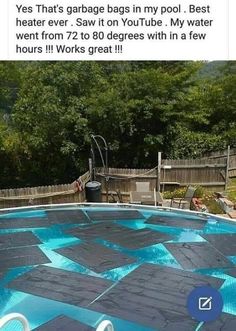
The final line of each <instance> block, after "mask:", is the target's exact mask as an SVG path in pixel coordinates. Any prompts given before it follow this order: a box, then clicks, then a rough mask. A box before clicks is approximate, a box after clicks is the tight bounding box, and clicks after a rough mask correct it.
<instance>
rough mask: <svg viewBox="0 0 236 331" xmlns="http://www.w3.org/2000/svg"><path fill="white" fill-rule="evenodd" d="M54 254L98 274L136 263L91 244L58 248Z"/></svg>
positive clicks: (131, 259) (133, 260)
mask: <svg viewBox="0 0 236 331" xmlns="http://www.w3.org/2000/svg"><path fill="white" fill-rule="evenodd" d="M55 252H57V253H59V254H61V255H63V256H66V257H67V258H69V259H71V260H72V261H75V262H77V263H80V264H81V265H83V266H85V267H87V268H89V269H91V270H93V271H95V272H98V273H101V272H104V271H107V270H110V269H115V268H118V267H121V266H123V265H127V264H131V263H134V262H135V261H136V260H135V259H134V258H131V257H129V256H127V255H125V254H123V253H120V252H118V251H115V250H113V249H110V248H107V247H105V246H102V245H99V244H96V243H93V242H85V243H82V244H79V245H73V246H70V247H65V248H59V249H56V250H55Z"/></svg>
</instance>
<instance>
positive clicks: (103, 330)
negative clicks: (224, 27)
mask: <svg viewBox="0 0 236 331" xmlns="http://www.w3.org/2000/svg"><path fill="white" fill-rule="evenodd" d="M13 320H17V321H19V322H21V324H22V325H23V328H24V331H30V327H29V322H28V321H27V319H26V318H25V316H24V315H21V314H18V313H12V314H8V315H6V316H4V317H2V318H1V319H0V329H1V328H2V327H3V326H4V325H6V324H7V323H8V322H10V321H13ZM96 331H115V330H114V327H113V325H112V323H111V322H110V321H107V320H106V321H102V322H101V323H100V324H99V325H98V327H97V329H96Z"/></svg>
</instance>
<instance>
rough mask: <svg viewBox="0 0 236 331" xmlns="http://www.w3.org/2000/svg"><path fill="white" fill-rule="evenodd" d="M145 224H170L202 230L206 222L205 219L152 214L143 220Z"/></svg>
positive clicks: (176, 226)
mask: <svg viewBox="0 0 236 331" xmlns="http://www.w3.org/2000/svg"><path fill="white" fill-rule="evenodd" d="M145 223H147V224H155V225H161V226H171V227H175V228H185V229H195V230H202V229H203V228H204V226H205V225H206V223H207V220H206V219H202V218H199V219H192V220H190V219H185V218H179V219H178V218H172V217H169V216H168V217H164V216H157V215H152V216H151V217H149V218H148V219H147V221H146V222H145Z"/></svg>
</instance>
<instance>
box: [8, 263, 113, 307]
mask: <svg viewBox="0 0 236 331" xmlns="http://www.w3.org/2000/svg"><path fill="white" fill-rule="evenodd" d="M112 284H113V283H112V282H111V281H109V280H105V279H102V278H98V277H92V276H88V275H82V274H80V273H78V272H72V271H64V270H61V269H57V268H51V267H46V266H39V267H36V268H35V269H34V270H32V271H29V272H27V273H25V274H24V275H22V276H20V277H18V278H17V279H15V280H13V281H12V282H10V284H8V287H10V288H13V289H15V290H19V291H22V292H25V293H31V294H33V295H38V296H41V297H43V298H48V299H51V300H56V301H61V302H64V303H69V304H71V305H75V306H81V307H86V306H87V305H88V304H90V303H91V302H92V301H93V300H95V299H96V298H97V297H98V296H99V295H101V294H102V293H103V292H104V291H106V290H107V289H108V288H109V287H110V286H111V285H112Z"/></svg>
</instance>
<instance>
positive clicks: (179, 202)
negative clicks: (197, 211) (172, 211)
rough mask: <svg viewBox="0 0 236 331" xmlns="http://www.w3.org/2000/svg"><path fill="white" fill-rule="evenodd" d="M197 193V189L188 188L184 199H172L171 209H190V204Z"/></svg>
mask: <svg viewBox="0 0 236 331" xmlns="http://www.w3.org/2000/svg"><path fill="white" fill-rule="evenodd" d="M195 191H196V187H194V186H188V187H187V189H186V192H185V194H184V197H183V198H172V199H171V203H170V207H175V208H180V209H190V204H191V201H192V198H193V197H194V193H195Z"/></svg>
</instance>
